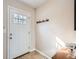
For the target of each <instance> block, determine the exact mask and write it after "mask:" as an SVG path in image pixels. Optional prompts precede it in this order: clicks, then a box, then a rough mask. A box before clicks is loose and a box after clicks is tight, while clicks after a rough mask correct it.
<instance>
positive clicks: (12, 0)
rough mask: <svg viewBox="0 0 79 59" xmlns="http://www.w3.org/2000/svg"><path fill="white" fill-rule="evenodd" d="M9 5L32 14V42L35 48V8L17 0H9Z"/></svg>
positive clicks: (32, 46)
mask: <svg viewBox="0 0 79 59" xmlns="http://www.w3.org/2000/svg"><path fill="white" fill-rule="evenodd" d="M8 5H9V6H12V7H15V8H18V9H21V10H23V11H24V12H25V13H26V14H27V13H29V14H30V16H31V18H30V19H31V31H32V37H31V39H32V42H31V43H32V44H31V49H33V48H35V10H34V8H32V7H30V6H28V5H26V4H24V3H22V2H18V1H17V0H8Z"/></svg>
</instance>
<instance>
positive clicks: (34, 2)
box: [18, 0, 48, 8]
mask: <svg viewBox="0 0 79 59" xmlns="http://www.w3.org/2000/svg"><path fill="white" fill-rule="evenodd" d="M18 1H21V2H23V3H25V4H27V5H29V6H31V7H33V8H37V7H39V6H41V5H42V4H44V3H46V2H47V1H48V0H18Z"/></svg>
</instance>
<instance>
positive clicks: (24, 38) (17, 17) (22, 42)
mask: <svg viewBox="0 0 79 59" xmlns="http://www.w3.org/2000/svg"><path fill="white" fill-rule="evenodd" d="M29 37H30V18H29V17H28V16H27V15H26V14H25V13H23V12H21V11H19V10H16V9H13V8H9V59H13V58H15V57H17V56H19V55H22V54H24V53H26V52H28V51H29V49H30V38H29Z"/></svg>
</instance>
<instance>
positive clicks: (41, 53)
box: [35, 49, 51, 59]
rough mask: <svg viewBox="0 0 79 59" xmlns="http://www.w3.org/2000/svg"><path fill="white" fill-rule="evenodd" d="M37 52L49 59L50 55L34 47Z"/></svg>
mask: <svg viewBox="0 0 79 59" xmlns="http://www.w3.org/2000/svg"><path fill="white" fill-rule="evenodd" d="M35 50H36V51H37V52H39V53H40V54H41V55H43V56H45V57H47V58H46V59H51V57H50V56H48V55H46V54H45V53H43V52H41V51H40V50H37V49H35Z"/></svg>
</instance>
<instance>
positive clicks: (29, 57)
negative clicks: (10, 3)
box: [16, 51, 47, 59]
mask: <svg viewBox="0 0 79 59" xmlns="http://www.w3.org/2000/svg"><path fill="white" fill-rule="evenodd" d="M16 59H47V58H46V57H45V56H43V55H41V54H40V53H38V52H37V51H33V52H31V53H28V54H25V55H24V56H22V57H18V58H16Z"/></svg>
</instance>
